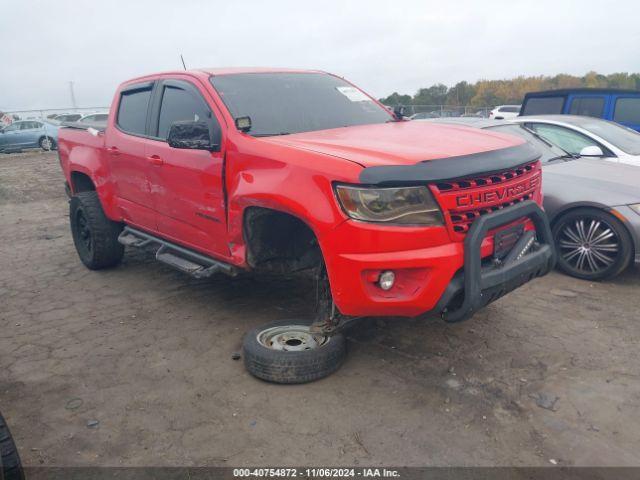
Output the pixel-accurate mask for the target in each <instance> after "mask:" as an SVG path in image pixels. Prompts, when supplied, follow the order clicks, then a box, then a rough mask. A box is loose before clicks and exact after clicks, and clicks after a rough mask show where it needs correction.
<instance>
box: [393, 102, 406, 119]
mask: <svg viewBox="0 0 640 480" xmlns="http://www.w3.org/2000/svg"><path fill="white" fill-rule="evenodd" d="M405 110H406V108H405V106H404V105H396V106H395V107H393V116H394V117H395V118H396V120H403V119H404V112H405Z"/></svg>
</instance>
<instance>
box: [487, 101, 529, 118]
mask: <svg viewBox="0 0 640 480" xmlns="http://www.w3.org/2000/svg"><path fill="white" fill-rule="evenodd" d="M521 106H522V105H498V106H497V107H496V108H494V109H493V110H491V111H490V112H489V118H492V119H494V120H506V119H507V118H515V117H517V116H518V115H520V107H521Z"/></svg>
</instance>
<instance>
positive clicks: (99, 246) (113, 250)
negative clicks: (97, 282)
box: [69, 191, 124, 270]
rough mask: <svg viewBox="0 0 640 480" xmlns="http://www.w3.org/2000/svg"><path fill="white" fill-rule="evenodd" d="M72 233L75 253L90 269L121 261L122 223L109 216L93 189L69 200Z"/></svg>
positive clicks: (98, 268) (106, 266) (122, 252)
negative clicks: (120, 238) (120, 237)
mask: <svg viewBox="0 0 640 480" xmlns="http://www.w3.org/2000/svg"><path fill="white" fill-rule="evenodd" d="M69 221H70V223H71V234H72V236H73V243H74V244H75V246H76V250H77V252H78V256H79V257H80V260H82V263H84V264H85V266H86V267H87V268H89V269H91V270H100V269H102V268H108V267H112V266H114V265H117V264H118V263H120V260H122V256H123V255H124V246H123V245H122V244H120V243H119V242H118V235H120V232H121V231H122V225H121V224H119V223H116V222H112V221H111V220H109V219H108V218H107V217H106V215H105V214H104V211H103V210H102V205H101V204H100V199H99V198H98V194H97V193H96V192H95V191H92V192H80V193H78V194H76V195H74V196H73V197H71V202H70V203H69Z"/></svg>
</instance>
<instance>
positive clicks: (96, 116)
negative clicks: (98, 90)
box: [78, 112, 109, 125]
mask: <svg viewBox="0 0 640 480" xmlns="http://www.w3.org/2000/svg"><path fill="white" fill-rule="evenodd" d="M108 118H109V114H108V113H102V112H101V113H90V114H88V115H84V116H83V117H82V118H80V120H78V123H87V124H90V125H96V124H97V125H106V124H107V119H108Z"/></svg>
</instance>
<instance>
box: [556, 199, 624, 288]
mask: <svg viewBox="0 0 640 480" xmlns="http://www.w3.org/2000/svg"><path fill="white" fill-rule="evenodd" d="M553 237H554V240H555V242H556V248H557V250H558V267H559V268H560V269H561V270H562V271H563V272H565V273H567V274H568V275H571V276H573V277H577V278H581V279H584V280H602V279H605V278H611V277H614V276H616V275H618V274H620V273H622V272H623V271H624V270H625V269H626V268H627V267H628V266H629V264H630V263H631V260H632V256H633V244H632V240H631V236H630V235H629V232H628V231H627V229H626V228H625V226H624V225H623V224H622V222H621V221H620V220H618V219H617V218H615V217H614V216H613V215H611V214H609V213H607V212H604V211H602V210H598V209H595V208H578V209H576V210H572V211H570V212H568V213H566V214H564V215H562V216H561V217H560V218H559V219H558V220H557V221H556V222H555V224H554V226H553Z"/></svg>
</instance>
